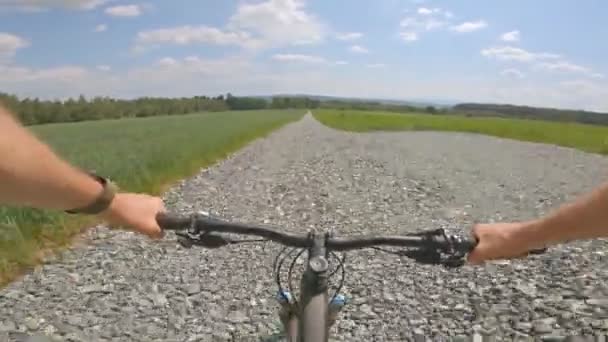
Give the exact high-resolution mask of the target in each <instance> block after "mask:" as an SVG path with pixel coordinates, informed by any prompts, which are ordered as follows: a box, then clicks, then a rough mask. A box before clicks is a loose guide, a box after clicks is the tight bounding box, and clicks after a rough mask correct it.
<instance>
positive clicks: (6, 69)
mask: <svg viewBox="0 0 608 342" xmlns="http://www.w3.org/2000/svg"><path fill="white" fill-rule="evenodd" d="M0 74H2V76H3V77H2V78H0V84H2V83H3V82H15V83H22V82H34V81H49V82H51V83H52V82H72V81H74V82H75V81H79V80H81V79H82V78H83V77H85V76H86V74H87V70H86V69H84V68H82V67H79V66H60V67H52V68H46V69H31V68H26V67H19V66H2V65H0Z"/></svg>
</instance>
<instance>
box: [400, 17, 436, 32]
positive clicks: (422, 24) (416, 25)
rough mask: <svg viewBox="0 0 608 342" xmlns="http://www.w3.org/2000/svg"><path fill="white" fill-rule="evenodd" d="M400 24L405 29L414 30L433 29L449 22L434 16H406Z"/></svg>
mask: <svg viewBox="0 0 608 342" xmlns="http://www.w3.org/2000/svg"><path fill="white" fill-rule="evenodd" d="M399 25H400V26H401V27H403V28H405V29H409V30H414V31H432V30H435V29H439V28H442V27H444V26H445V25H447V22H446V21H444V20H438V19H433V18H424V19H420V18H416V17H406V18H403V19H402V20H401V22H400V23H399Z"/></svg>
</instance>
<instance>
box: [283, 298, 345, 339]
mask: <svg viewBox="0 0 608 342" xmlns="http://www.w3.org/2000/svg"><path fill="white" fill-rule="evenodd" d="M276 300H277V302H278V303H279V318H280V319H281V323H282V324H283V328H284V329H285V331H287V332H289V331H296V330H297V328H298V317H297V313H296V310H295V305H294V301H293V298H292V295H291V293H290V292H289V291H286V290H279V292H278V294H277V297H276ZM345 305H346V298H345V297H344V296H343V295H342V294H337V295H336V296H335V297H333V298H332V299H330V300H329V303H327V308H328V310H327V325H328V327H329V328H331V327H332V326H333V325H334V323H335V322H336V319H337V317H338V314H339V313H340V311H342V309H343V308H344V306H345Z"/></svg>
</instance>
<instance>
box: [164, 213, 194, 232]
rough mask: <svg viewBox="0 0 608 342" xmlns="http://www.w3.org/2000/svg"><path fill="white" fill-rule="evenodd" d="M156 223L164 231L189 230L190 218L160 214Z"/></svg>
mask: <svg viewBox="0 0 608 342" xmlns="http://www.w3.org/2000/svg"><path fill="white" fill-rule="evenodd" d="M156 222H157V223H158V225H159V226H160V228H161V229H163V230H180V229H187V228H188V227H189V226H190V218H189V217H184V216H177V215H171V214H168V213H158V214H157V215H156Z"/></svg>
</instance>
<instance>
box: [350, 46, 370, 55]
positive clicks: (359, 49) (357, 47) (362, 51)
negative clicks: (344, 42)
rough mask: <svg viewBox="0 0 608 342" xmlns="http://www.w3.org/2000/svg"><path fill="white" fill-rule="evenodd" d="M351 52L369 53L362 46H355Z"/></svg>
mask: <svg viewBox="0 0 608 342" xmlns="http://www.w3.org/2000/svg"><path fill="white" fill-rule="evenodd" d="M349 50H350V51H351V52H354V53H369V50H368V49H366V48H364V47H363V46H361V45H353V46H351V47H350V48H349Z"/></svg>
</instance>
